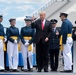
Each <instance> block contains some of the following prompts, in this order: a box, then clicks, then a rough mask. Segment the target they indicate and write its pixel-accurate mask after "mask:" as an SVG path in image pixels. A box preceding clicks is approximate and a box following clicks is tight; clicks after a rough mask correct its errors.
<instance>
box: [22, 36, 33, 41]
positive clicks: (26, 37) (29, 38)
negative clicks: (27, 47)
mask: <svg viewBox="0 0 76 75" xmlns="http://www.w3.org/2000/svg"><path fill="white" fill-rule="evenodd" d="M23 38H24V39H25V40H31V39H32V37H28V36H24V37H23Z"/></svg>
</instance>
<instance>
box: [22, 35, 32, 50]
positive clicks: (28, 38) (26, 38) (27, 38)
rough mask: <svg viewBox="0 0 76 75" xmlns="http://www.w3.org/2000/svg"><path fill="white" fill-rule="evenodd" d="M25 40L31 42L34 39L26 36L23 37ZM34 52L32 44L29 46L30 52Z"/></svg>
mask: <svg viewBox="0 0 76 75" xmlns="http://www.w3.org/2000/svg"><path fill="white" fill-rule="evenodd" d="M23 38H24V39H25V40H31V39H32V37H28V36H25V37H23ZM31 50H32V44H30V45H29V46H28V51H31Z"/></svg>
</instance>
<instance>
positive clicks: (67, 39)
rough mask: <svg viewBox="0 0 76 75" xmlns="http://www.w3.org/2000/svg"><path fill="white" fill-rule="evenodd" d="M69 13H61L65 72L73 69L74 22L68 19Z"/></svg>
mask: <svg viewBox="0 0 76 75" xmlns="http://www.w3.org/2000/svg"><path fill="white" fill-rule="evenodd" d="M67 16H68V14H67V13H60V18H61V20H62V26H61V35H62V36H61V37H62V46H63V58H64V72H71V71H72V53H71V47H72V44H73V40H72V27H73V25H72V23H71V22H70V21H69V20H68V19H67Z"/></svg>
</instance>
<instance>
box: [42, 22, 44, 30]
mask: <svg viewBox="0 0 76 75" xmlns="http://www.w3.org/2000/svg"><path fill="white" fill-rule="evenodd" d="M43 29H44V23H43V21H42V30H43Z"/></svg>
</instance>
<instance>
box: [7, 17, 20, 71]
mask: <svg viewBox="0 0 76 75" xmlns="http://www.w3.org/2000/svg"><path fill="white" fill-rule="evenodd" d="M9 22H10V25H11V26H10V27H9V28H7V31H6V34H7V40H8V43H7V53H8V61H9V69H10V72H11V71H19V70H18V69H17V68H18V43H19V40H20V38H19V29H18V28H17V27H15V24H16V19H14V18H12V19H10V20H9ZM12 58H13V60H12Z"/></svg>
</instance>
